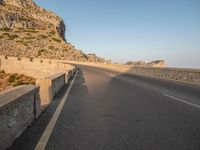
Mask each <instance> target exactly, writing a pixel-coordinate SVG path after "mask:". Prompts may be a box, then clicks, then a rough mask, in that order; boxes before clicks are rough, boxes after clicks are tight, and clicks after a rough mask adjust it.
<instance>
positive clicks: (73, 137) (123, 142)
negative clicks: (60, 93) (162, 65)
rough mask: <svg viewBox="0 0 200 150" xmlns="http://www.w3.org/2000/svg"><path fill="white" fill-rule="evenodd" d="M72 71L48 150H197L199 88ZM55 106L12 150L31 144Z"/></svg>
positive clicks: (109, 73) (96, 71) (99, 71)
mask: <svg viewBox="0 0 200 150" xmlns="http://www.w3.org/2000/svg"><path fill="white" fill-rule="evenodd" d="M77 67H78V68H79V70H78V74H77V77H76V80H75V82H74V84H73V86H72V89H71V91H70V94H69V96H68V98H67V101H66V103H65V104H64V106H63V110H62V111H61V113H60V115H59V118H58V120H57V122H56V124H55V127H54V129H53V131H52V134H51V136H50V138H49V140H48V143H47V145H46V149H47V150H51V149H55V150H199V149H200V86H199V85H198V84H196V85H195V84H190V83H183V82H177V81H171V80H163V79H156V78H150V77H142V76H137V75H130V74H120V73H117V72H114V71H109V70H106V69H97V68H94V67H86V66H77ZM63 90H65V89H63ZM54 103H56V102H54ZM54 103H53V104H52V106H50V108H49V110H51V111H46V112H45V113H43V114H42V116H41V117H40V118H39V119H38V120H37V121H36V123H34V124H33V125H32V126H31V127H30V128H29V129H27V131H25V133H24V134H23V135H22V136H21V137H20V138H19V139H18V140H17V141H16V142H15V143H14V144H13V145H12V147H11V149H20V150H21V149H27V148H28V149H32V148H33V147H35V146H36V144H37V142H38V140H39V138H40V136H41V133H43V131H44V129H45V127H41V126H42V125H44V124H45V121H44V120H45V119H46V118H48V117H44V116H45V115H46V116H48V115H50V114H53V112H54V111H55V109H56V107H57V104H54ZM57 103H58V102H57ZM52 107H53V108H52ZM44 118H45V119H44ZM49 118H50V117H49ZM46 120H47V121H46V122H47V123H48V122H49V120H48V119H46ZM47 123H46V124H47ZM39 126H40V127H39ZM39 135H40V136H39Z"/></svg>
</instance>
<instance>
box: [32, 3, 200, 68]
mask: <svg viewBox="0 0 200 150" xmlns="http://www.w3.org/2000/svg"><path fill="white" fill-rule="evenodd" d="M35 1H36V2H37V3H38V4H39V5H40V6H43V7H44V8H46V9H48V10H52V11H54V12H56V13H57V14H58V15H60V16H61V17H62V18H63V20H64V22H65V24H66V29H67V32H66V38H67V40H68V41H69V42H71V43H73V44H74V45H75V46H76V48H78V49H81V50H83V52H85V53H96V54H97V55H99V56H102V57H105V58H109V59H111V60H113V61H115V62H126V61H128V60H132V61H137V60H144V61H151V60H155V59H164V60H166V62H167V64H168V66H177V67H195V68H200V0H35Z"/></svg>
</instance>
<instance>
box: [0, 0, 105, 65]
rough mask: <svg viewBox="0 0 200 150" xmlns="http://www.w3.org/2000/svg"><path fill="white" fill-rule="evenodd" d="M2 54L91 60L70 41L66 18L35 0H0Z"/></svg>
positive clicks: (0, 46) (0, 44)
mask: <svg viewBox="0 0 200 150" xmlns="http://www.w3.org/2000/svg"><path fill="white" fill-rule="evenodd" d="M0 55H7V56H16V57H29V58H30V57H31V58H35V57H38V58H48V59H61V60H74V61H91V59H90V57H89V56H87V55H86V54H84V53H83V52H82V51H78V50H76V49H75V47H74V46H73V45H72V44H70V43H69V42H67V41H66V39H65V24H64V21H63V20H62V19H61V18H60V17H59V16H57V15H56V14H54V13H53V12H50V11H47V10H45V9H44V8H41V7H40V6H38V5H37V4H36V3H35V2H34V1H33V0H0ZM95 57H96V59H95V60H98V61H97V62H105V60H104V59H100V58H98V57H97V56H95Z"/></svg>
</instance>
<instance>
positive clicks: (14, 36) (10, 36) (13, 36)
mask: <svg viewBox="0 0 200 150" xmlns="http://www.w3.org/2000/svg"><path fill="white" fill-rule="evenodd" d="M18 37H19V36H18V35H16V34H14V35H9V36H8V40H14V39H16V38H18Z"/></svg>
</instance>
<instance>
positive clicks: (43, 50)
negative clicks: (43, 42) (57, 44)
mask: <svg viewBox="0 0 200 150" xmlns="http://www.w3.org/2000/svg"><path fill="white" fill-rule="evenodd" d="M44 52H47V50H46V49H41V50H39V51H38V56H41V55H42V53H44Z"/></svg>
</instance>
